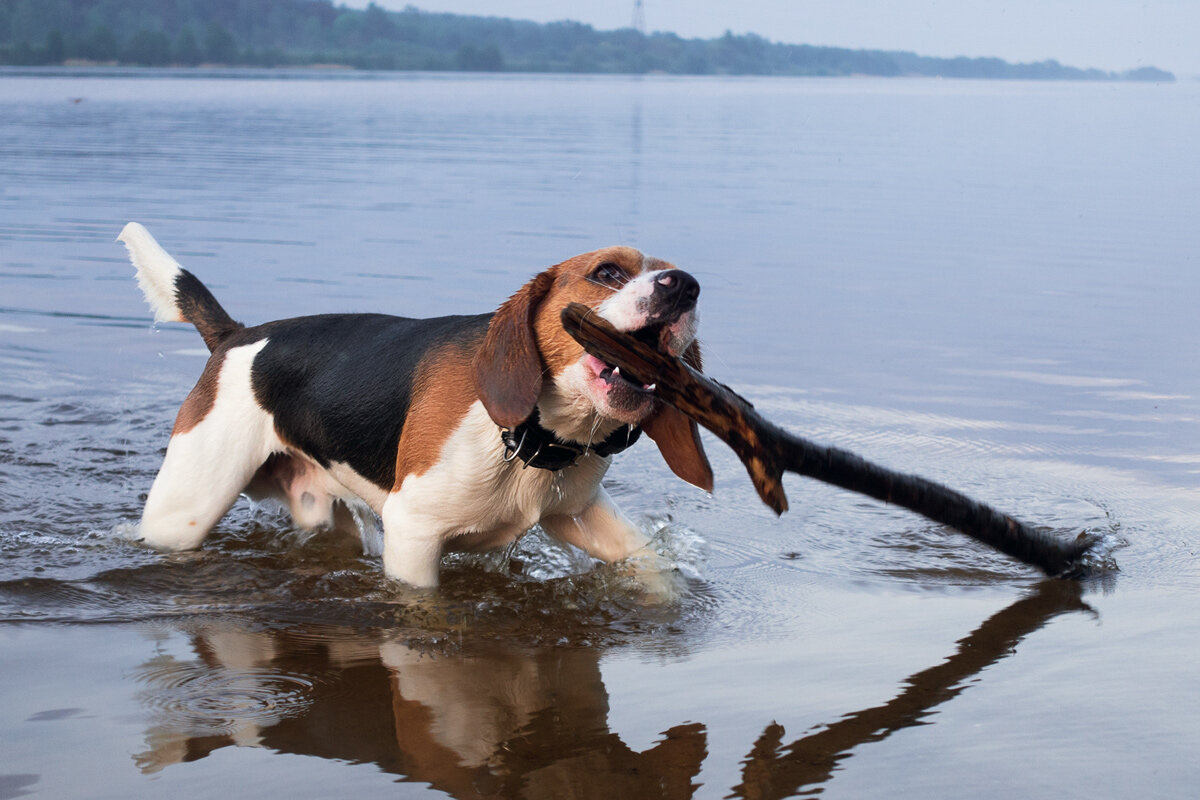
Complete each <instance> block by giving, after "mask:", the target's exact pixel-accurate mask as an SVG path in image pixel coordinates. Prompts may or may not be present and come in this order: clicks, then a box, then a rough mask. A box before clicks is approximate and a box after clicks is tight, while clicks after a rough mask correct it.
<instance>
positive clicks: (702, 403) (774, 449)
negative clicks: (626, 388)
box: [562, 303, 1097, 576]
mask: <svg viewBox="0 0 1200 800" xmlns="http://www.w3.org/2000/svg"><path fill="white" fill-rule="evenodd" d="M562 321H563V327H564V328H565V329H566V331H567V333H569V334H570V335H571V336H572V337H573V338H574V339H575V340H576V341H578V342H579V343H580V344H581V345H583V347H584V349H586V350H587V351H588V352H589V353H591V354H592V355H594V356H596V357H597V358H599V359H601V360H603V361H604V362H606V363H608V364H613V365H614V366H618V367H620V368H621V371H622V372H625V373H626V374H628V375H629V376H630V377H632V378H634V379H635V380H636V381H639V382H642V383H654V384H655V394H657V395H658V397H660V398H662V399H663V400H664V401H666V402H668V403H670V404H671V405H673V406H675V408H677V409H679V410H680V411H681V412H683V413H684V414H686V415H687V416H689V417H691V418H692V419H694V420H695V421H696V422H698V423H699V424H701V425H703V426H704V427H705V428H708V429H709V430H710V431H712V432H713V433H714V434H716V435H717V437H718V438H720V439H721V440H722V441H723V442H725V443H726V444H727V445H729V446H730V447H731V448H733V451H734V453H736V454H737V457H738V458H739V459H741V461H742V463H743V464H744V465H745V466H746V471H747V472H749V473H750V480H751V481H753V482H754V488H755V489H756V490H757V491H758V496H759V497H760V498H762V501H763V502H764V503H766V504H767V505H768V506H770V507H771V508H772V509H773V510H774V511H775V513H776V514H782V513H783V512H784V511H786V510H787V507H788V503H787V495H786V494H785V493H784V491H783V482H782V480H781V479H782V476H783V473H784V472H785V471H787V472H795V473H797V474H800V475H804V476H807V477H809V478H815V479H817V480H819V481H824V482H825V483H830V484H833V485H834V486H839V487H841V488H843V489H849V490H851V491H854V492H859V493H860V494H865V495H868V496H870V497H874V498H875V499H877V500H883V501H884V502H887V503H893V504H895V505H898V506H903V507H904V508H907V509H909V510H910V511H915V512H916V513H918V514H921V515H923V516H925V517H928V518H929V519H931V520H933V521H934V522H940V523H942V524H944V525H948V526H950V527H952V528H954V529H955V530H958V531H960V532H962V533H965V534H966V535H967V536H970V537H971V538H973V539H976V540H978V541H980V542H983V543H984V544H986V545H988V546H990V547H992V548H994V549H996V550H999V551H1000V552H1002V553H1006V554H1007V555H1010V556H1012V557H1013V558H1016V559H1018V560H1019V561H1023V562H1024V563H1026V564H1030V565H1032V566H1035V567H1038V568H1040V569H1041V570H1042V571H1043V572H1045V573H1046V574H1047V575H1051V576H1068V575H1070V576H1076V575H1079V574H1081V573H1082V570H1083V567H1082V565H1081V563H1080V557H1081V556H1082V555H1083V554H1084V553H1085V552H1087V550H1088V549H1089V548H1090V547H1092V545H1094V544H1095V543H1096V541H1097V538H1096V537H1095V536H1093V535H1091V534H1088V533H1086V532H1084V533H1081V534H1079V536H1077V537H1075V538H1074V539H1073V540H1071V541H1064V540H1063V539H1060V538H1058V537H1056V536H1054V535H1053V534H1052V533H1050V532H1049V531H1048V530H1044V529H1038V528H1034V527H1032V526H1030V525H1027V524H1025V523H1023V522H1021V521H1020V520H1017V519H1015V518H1013V517H1010V516H1008V515H1007V514H1002V513H1000V512H999V511H997V510H996V509H994V508H992V507H991V506H988V505H985V504H983V503H980V502H978V501H976V500H972V499H971V498H969V497H967V496H966V495H964V494H962V493H961V492H957V491H955V490H954V489H951V488H949V487H947V486H943V485H942V484H940V483H935V482H934V481H931V480H927V479H925V478H922V477H919V476H917V475H906V474H904V473H900V472H895V471H893V470H890V469H887V468H886V467H882V466H880V465H878V464H874V463H872V462H870V461H867V460H866V459H864V458H861V457H859V456H856V455H854V454H853V453H851V452H848V451H846V450H841V449H839V448H836V447H826V446H823V445H819V444H815V443H813V442H810V441H808V440H806V439H802V438H800V437H799V436H795V435H793V434H791V433H788V432H787V431H785V430H783V429H782V428H780V427H779V426H777V425H775V424H773V423H771V422H770V421H768V420H766V419H764V418H763V417H762V416H761V415H759V413H758V412H757V411H755V410H754V406H753V404H751V403H750V402H749V401H747V400H746V399H745V398H743V397H741V396H740V395H739V394H737V393H736V392H734V391H733V390H732V389H730V388H729V387H728V386H725V385H724V384H721V383H718V382H717V381H714V380H712V379H710V378H708V377H706V376H704V375H703V374H701V373H699V372H697V371H696V370H694V369H692V368H691V367H689V366H688V365H687V364H685V363H684V362H683V361H681V360H680V359H678V358H674V357H672V356H668V355H666V354H664V353H661V352H659V351H657V350H654V349H653V348H651V347H648V346H647V345H644V344H642V343H641V342H639V341H637V340H636V339H634V338H633V337H631V336H627V335H625V334H623V333H621V332H620V331H618V330H616V329H615V328H613V327H612V326H611V325H609V324H608V322H607V321H605V320H604V319H601V318H600V317H599V316H598V315H596V314H593V313H592V311H591V309H589V308H588V307H587V306H585V305H582V304H580V303H571V304H570V305H568V306H567V307H566V308H565V309H563V312H562Z"/></svg>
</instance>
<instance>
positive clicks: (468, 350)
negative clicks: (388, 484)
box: [392, 344, 499, 491]
mask: <svg viewBox="0 0 1200 800" xmlns="http://www.w3.org/2000/svg"><path fill="white" fill-rule="evenodd" d="M474 357H475V350H474V348H473V347H470V346H463V345H459V344H454V345H446V346H444V347H440V348H438V349H436V350H433V351H431V352H430V353H429V354H428V355H426V356H425V358H424V359H422V360H421V364H420V366H418V367H417V374H416V377H415V378H414V379H413V390H412V402H411V404H410V405H409V407H408V416H406V417H405V418H404V429H403V431H401V433H400V444H399V446H398V447H397V448H396V482H395V485H394V486H393V487H392V491H397V490H399V488H400V485H401V484H402V483H404V479H405V478H406V477H407V476H409V475H424V474H425V473H426V472H427V471H428V470H429V469H430V468H431V467H432V466H433V465H434V464H436V463H437V462H438V460H439V459H440V458H441V455H442V448H443V447H445V445H446V441H447V440H448V439H449V438H450V435H451V434H452V433H454V430H455V429H456V428H457V427H458V424H459V423H460V422H461V421H462V419H463V418H464V417H465V416H466V415H467V411H468V410H469V409H470V408H471V404H472V403H474V402H475V400H476V399H478V397H479V395H478V393H477V392H476V389H475V369H474V365H473V359H474ZM496 435H497V437H499V434H498V433H497V434H496Z"/></svg>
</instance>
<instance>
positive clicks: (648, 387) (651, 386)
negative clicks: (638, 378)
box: [644, 383, 658, 392]
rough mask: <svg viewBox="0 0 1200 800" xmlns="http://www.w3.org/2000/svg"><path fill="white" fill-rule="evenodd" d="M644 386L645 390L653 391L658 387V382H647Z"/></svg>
mask: <svg viewBox="0 0 1200 800" xmlns="http://www.w3.org/2000/svg"><path fill="white" fill-rule="evenodd" d="M644 388H645V389H646V391H647V392H653V391H654V390H655V389H657V388H658V384H657V383H647V384H646V386H645V387H644Z"/></svg>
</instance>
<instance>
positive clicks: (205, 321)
mask: <svg viewBox="0 0 1200 800" xmlns="http://www.w3.org/2000/svg"><path fill="white" fill-rule="evenodd" d="M175 302H176V303H177V304H178V305H179V311H180V313H181V314H183V318H184V319H186V320H187V321H188V322H190V323H192V324H193V325H195V326H196V330H198V331H200V335H201V336H202V337H203V338H204V343H205V344H206V345H208V349H209V350H210V351H211V350H216V349H217V345H218V344H220V343H221V340H222V339H224V338H225V337H226V336H229V335H230V334H231V333H234V332H236V331H238V330H240V329H241V328H243V327H244V326H243V325H242V323H240V322H235V321H234V319H233V318H232V317H230V316H229V314H228V313H226V311H225V309H223V308H221V304H220V303H218V302H217V299H216V298H215V297H213V296H212V292H210V291H209V290H208V287H207V286H205V285H204V284H203V283H201V282H200V280H199V279H198V278H197V277H196V276H195V275H193V274H192V273H190V272H188V271H187V270H186V269H181V270H180V271H179V274H178V275H176V276H175Z"/></svg>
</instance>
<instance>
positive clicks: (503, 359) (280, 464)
mask: <svg viewBox="0 0 1200 800" xmlns="http://www.w3.org/2000/svg"><path fill="white" fill-rule="evenodd" d="M118 238H119V240H120V241H121V242H124V244H125V246H126V247H127V248H128V250H129V256H130V259H131V260H132V261H133V265H134V266H135V267H136V268H137V275H138V283H139V285H140V286H141V288H142V290H143V292H144V293H145V295H146V299H147V301H148V302H149V303H150V305H151V307H152V308H153V310H154V314H155V317H156V319H159V320H173V321H181V322H182V321H186V322H190V323H192V324H193V325H195V326H196V328H197V329H198V330H199V332H200V335H201V336H202V337H203V338H204V342H205V344H206V345H208V349H209V350H210V351H211V352H212V355H211V356H210V357H209V359H208V363H207V364H206V365H205V367H204V372H203V373H202V374H201V375H200V380H199V382H198V383H197V384H196V387H195V388H194V389H193V390H192V392H191V394H189V395H188V397H187V399H186V400H185V401H184V402H183V405H182V407H181V408H180V409H179V415H178V416H177V418H176V420H175V427H174V429H173V430H172V432H171V439H170V443H169V444H168V446H167V454H166V458H165V459H164V461H163V465H162V468H161V469H160V470H159V473H158V477H157V478H155V480H154V484H153V486H152V488H151V489H150V495H149V497H148V499H147V500H146V507H145V509H144V511H143V512H142V518H141V522H140V525H139V535H140V537H141V539H142V540H144V541H145V542H146V543H148V544H149V545H151V546H153V547H156V548H159V549H162V550H186V549H189V548H194V547H197V546H198V545H199V544H200V543H201V542H202V541H203V540H204V537H205V536H206V535H207V534H208V532H209V531H210V530H211V529H212V527H213V526H214V525H215V524H216V523H217V521H218V520H219V519H220V518H221V517H222V516H223V515H224V514H225V513H226V511H228V510H229V508H230V507H231V506H232V505H233V503H234V501H235V500H236V499H237V496H238V495H239V494H240V493H243V492H244V493H246V494H248V495H250V496H251V497H256V498H263V497H275V498H278V499H280V500H283V501H284V502H285V503H286V504H287V505H288V507H289V508H290V509H291V512H292V516H293V517H294V519H295V521H296V524H297V525H299V526H301V527H303V528H307V529H323V528H329V527H334V526H339V527H340V526H342V525H344V524H346V523H348V522H350V524H352V522H351V521H350V517H349V514H348V513H346V509H345V506H346V504H353V503H355V502H356V501H362V502H365V503H366V504H367V505H368V506H370V507H371V508H372V509H373V510H374V511H375V513H377V514H378V515H379V516H380V518H381V519H382V521H383V536H384V543H383V566H384V570H385V572H386V573H387V575H388V576H389V577H392V578H396V579H399V580H402V581H405V582H406V583H409V584H412V585H414V586H421V587H432V586H436V585H437V582H438V564H439V561H440V559H441V556H442V553H443V552H445V551H447V550H481V549H486V548H492V547H498V546H501V545H504V544H507V543H509V542H512V541H513V540H515V539H516V538H517V537H519V536H521V535H522V534H523V533H524V532H525V531H526V530H528V529H529V528H530V527H531V526H533V525H534V524H535V523H539V524H540V525H541V526H542V528H544V529H545V530H546V532H547V533H549V534H550V535H551V536H554V537H557V538H558V539H560V540H562V541H565V542H569V543H571V544H574V545H577V546H579V547H581V548H583V549H584V550H585V551H587V552H588V553H590V554H591V555H593V556H595V557H597V558H600V559H603V560H605V561H617V560H620V559H624V558H626V557H628V556H630V555H632V554H634V553H636V552H637V551H638V550H640V549H641V548H643V547H645V546H646V544H647V539H646V537H645V535H643V534H642V533H641V532H640V531H639V530H638V529H637V527H635V526H634V525H633V524H632V523H631V522H630V521H629V520H628V519H627V518H626V517H625V516H624V515H622V513H621V512H620V511H619V510H618V509H617V508H616V506H615V505H614V504H613V501H612V500H611V499H610V497H609V496H608V493H607V492H606V491H605V490H604V487H603V486H601V485H600V480H601V478H603V477H604V473H605V472H606V471H607V470H608V466H609V463H610V462H611V456H612V454H613V453H615V452H618V451H620V450H622V449H624V448H625V447H628V446H629V445H630V444H632V442H633V441H634V440H635V439H636V438H637V437H638V435H639V434H640V433H641V432H642V431H645V433H646V435H647V436H649V437H650V438H651V439H653V440H654V441H655V443H656V444H657V445H658V447H659V449H660V451H661V452H662V455H663V457H664V458H665V459H666V462H667V464H668V465H669V466H670V467H671V469H672V470H673V471H674V472H675V473H676V474H677V475H679V476H680V477H682V478H683V479H684V480H687V481H688V482H690V483H693V484H695V485H696V486H699V487H701V488H702V489H705V490H706V491H711V489H712V470H711V469H710V467H709V464H708V460H707V458H706V457H705V454H704V451H703V449H702V447H701V444H700V439H699V436H698V433H697V429H696V425H695V423H694V422H692V421H691V420H689V419H687V418H686V417H684V416H683V415H682V414H680V413H679V412H678V411H675V410H674V409H673V408H671V407H670V406H667V405H665V404H663V403H661V402H660V401H658V400H656V399H655V397H654V395H653V391H652V387H649V386H642V385H635V384H634V383H631V382H629V381H627V380H626V379H625V378H624V377H623V376H622V375H621V374H620V371H619V370H617V369H614V368H612V367H611V366H609V365H607V364H605V363H603V362H601V361H600V360H598V359H596V358H595V357H593V356H590V355H587V354H586V353H584V351H583V349H582V348H581V347H580V346H579V345H578V344H577V343H576V342H575V341H574V340H573V339H571V338H570V337H569V336H568V335H567V334H566V332H565V331H564V330H563V328H562V324H561V322H560V317H559V315H560V313H561V312H562V309H563V308H564V307H565V306H566V305H567V304H568V303H570V302H581V303H584V304H586V305H588V306H589V307H591V308H594V309H595V311H596V313H597V314H599V315H600V316H602V317H604V318H605V319H606V320H608V321H609V322H610V323H612V324H613V325H614V326H615V327H617V328H618V329H620V330H623V331H627V332H632V333H633V334H634V335H635V336H637V337H639V338H641V339H642V340H643V341H646V342H649V343H653V344H654V345H655V346H657V347H659V348H660V349H661V350H663V351H665V352H667V353H670V354H672V355H680V356H682V357H683V358H685V359H687V360H688V361H689V363H691V364H692V365H693V366H696V367H697V368H699V366H700V350H699V347H698V345H697V343H696V339H695V336H696V297H697V295H698V294H699V292H700V287H699V284H698V283H697V282H696V280H695V278H693V277H692V276H691V275H689V274H687V273H686V272H684V271H683V270H679V269H676V268H675V267H674V266H673V265H671V264H668V263H666V262H663V261H659V260H657V259H653V258H649V257H647V256H644V255H642V254H641V253H640V252H638V251H637V250H634V249H632V248H628V247H611V248H607V249H604V250H597V251H595V252H593V253H587V254H585V255H580V256H576V257H575V258H572V259H570V260H568V261H564V262H562V263H561V264H557V265H555V266H553V267H550V268H549V269H547V270H545V271H543V272H540V273H538V274H537V275H536V276H534V277H533V279H532V280H530V281H529V282H528V283H526V284H525V285H524V286H522V287H521V288H520V289H519V290H518V291H517V293H516V294H514V295H513V296H512V297H510V298H509V299H508V300H507V301H505V302H504V303H502V304H501V305H500V307H499V308H498V309H497V310H496V311H494V312H491V313H487V314H477V315H473V316H452V317H437V318H433V319H408V318H404V317H394V316H388V315H384V314H326V315H318V316H310V317H297V318H295V319H284V320H278V321H276V322H268V323H265V324H263V325H258V326H255V327H249V328H248V327H245V326H244V325H242V324H240V323H238V322H235V321H234V320H233V319H232V318H231V317H230V316H229V314H227V313H226V312H225V310H224V309H223V308H222V307H221V306H220V304H219V303H218V302H217V301H216V299H215V298H214V297H213V296H212V294H211V293H210V292H209V291H208V289H206V288H205V287H204V285H203V284H201V283H200V281H199V280H197V279H196V278H195V276H193V275H192V274H191V273H190V272H188V271H186V270H184V269H183V268H182V267H180V266H179V264H178V263H176V262H175V260H174V259H173V258H171V256H170V255H168V254H167V253H166V251H164V250H163V249H162V248H161V247H160V246H159V245H158V243H157V242H156V241H155V240H154V238H153V237H152V236H151V235H150V233H149V232H148V231H147V230H146V229H145V228H144V227H142V226H141V225H139V224H137V223H135V222H131V223H129V225H127V226H126V227H125V229H124V230H123V231H122V232H121V235H120V237H118Z"/></svg>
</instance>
